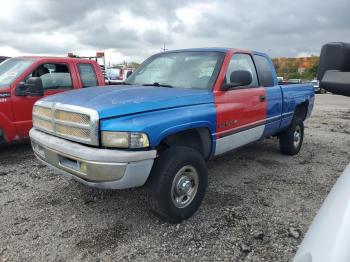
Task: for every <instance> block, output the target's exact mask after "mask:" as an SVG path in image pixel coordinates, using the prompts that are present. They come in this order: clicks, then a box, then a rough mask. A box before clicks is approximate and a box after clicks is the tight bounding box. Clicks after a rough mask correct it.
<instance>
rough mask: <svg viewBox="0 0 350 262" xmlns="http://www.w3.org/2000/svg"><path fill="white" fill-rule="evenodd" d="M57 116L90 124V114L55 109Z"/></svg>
mask: <svg viewBox="0 0 350 262" xmlns="http://www.w3.org/2000/svg"><path fill="white" fill-rule="evenodd" d="M55 118H56V119H57V120H61V121H67V122H73V123H81V124H83V125H90V116H89V115H83V114H79V113H73V112H67V111H63V110H56V111H55Z"/></svg>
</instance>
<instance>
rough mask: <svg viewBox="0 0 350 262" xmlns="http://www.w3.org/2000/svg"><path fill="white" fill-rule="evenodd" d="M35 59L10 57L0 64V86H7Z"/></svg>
mask: <svg viewBox="0 0 350 262" xmlns="http://www.w3.org/2000/svg"><path fill="white" fill-rule="evenodd" d="M34 62H35V61H34V60H27V59H18V58H11V59H8V60H6V61H4V62H2V63H1V64H0V88H2V87H7V86H9V85H11V84H12V82H13V81H14V80H15V79H16V78H17V77H18V76H19V75H21V74H22V73H23V72H24V71H25V70H26V69H27V68H28V67H29V66H31V65H32V64H33V63H34Z"/></svg>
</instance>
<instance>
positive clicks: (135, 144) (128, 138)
mask: <svg viewBox="0 0 350 262" xmlns="http://www.w3.org/2000/svg"><path fill="white" fill-rule="evenodd" d="M118 140H119V141H118ZM101 145H102V146H103V147H107V148H120V149H144V148H148V147H149V146H150V143H149V138H148V135H147V134H146V133H144V132H133V131H132V132H126V131H101Z"/></svg>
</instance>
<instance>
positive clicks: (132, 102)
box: [43, 85, 213, 119]
mask: <svg viewBox="0 0 350 262" xmlns="http://www.w3.org/2000/svg"><path fill="white" fill-rule="evenodd" d="M43 100H44V101H50V102H57V103H62V104H69V105H75V106H81V107H86V108H91V109H94V110H96V111H97V112H98V114H99V117H100V118H101V119H102V118H109V117H116V116H122V115H128V114H135V113H141V112H146V111H152V110H160V109H166V108H173V107H181V106H189V105H197V104H207V103H213V94H212V92H211V91H209V90H199V89H188V88H166V87H154V86H124V85H121V86H107V87H102V88H101V87H90V88H84V89H80V90H74V91H68V92H64V93H61V94H58V95H54V96H49V97H47V98H44V99H43Z"/></svg>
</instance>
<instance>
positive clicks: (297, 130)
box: [280, 118, 304, 155]
mask: <svg viewBox="0 0 350 262" xmlns="http://www.w3.org/2000/svg"><path fill="white" fill-rule="evenodd" d="M303 139H304V123H303V120H302V119H301V118H295V119H294V120H293V122H292V124H291V125H290V126H289V127H288V129H286V130H285V131H283V132H282V133H281V135H280V151H281V152H282V153H283V154H286V155H296V154H298V153H299V151H300V148H301V146H302V144H303Z"/></svg>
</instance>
